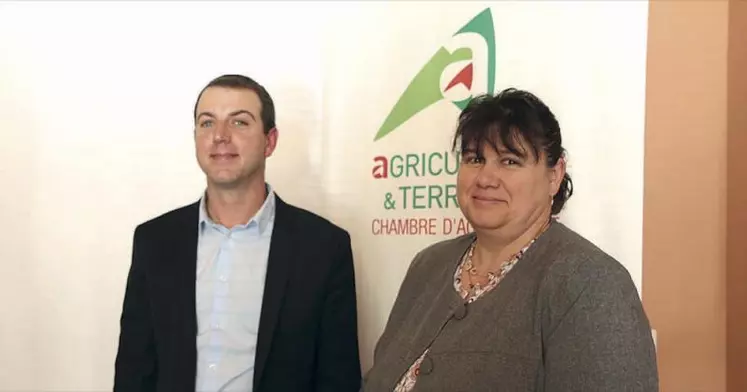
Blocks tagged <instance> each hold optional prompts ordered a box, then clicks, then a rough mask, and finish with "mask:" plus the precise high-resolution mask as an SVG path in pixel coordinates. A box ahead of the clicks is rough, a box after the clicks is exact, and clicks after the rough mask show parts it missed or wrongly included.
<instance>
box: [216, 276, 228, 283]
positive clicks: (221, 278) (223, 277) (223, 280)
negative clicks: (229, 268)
mask: <svg viewBox="0 0 747 392" xmlns="http://www.w3.org/2000/svg"><path fill="white" fill-rule="evenodd" d="M218 279H220V281H221V282H225V281H227V280H228V278H226V275H221V276H220V278H218Z"/></svg>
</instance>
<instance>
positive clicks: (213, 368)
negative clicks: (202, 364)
mask: <svg viewBox="0 0 747 392" xmlns="http://www.w3.org/2000/svg"><path fill="white" fill-rule="evenodd" d="M217 367H218V365H216V364H214V363H211V364H210V365H208V369H210V370H215V368H217Z"/></svg>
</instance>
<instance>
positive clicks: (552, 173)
mask: <svg viewBox="0 0 747 392" xmlns="http://www.w3.org/2000/svg"><path fill="white" fill-rule="evenodd" d="M548 174H549V177H550V192H551V193H550V197H555V194H556V193H558V190H559V189H560V184H562V183H563V178H564V177H565V158H564V157H561V158H560V159H558V162H556V163H555V166H553V167H551V168H549V173H548Z"/></svg>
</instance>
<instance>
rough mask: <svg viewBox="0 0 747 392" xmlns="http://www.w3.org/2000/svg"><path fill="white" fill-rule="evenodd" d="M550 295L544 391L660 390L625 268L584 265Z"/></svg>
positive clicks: (648, 331)
mask: <svg viewBox="0 0 747 392" xmlns="http://www.w3.org/2000/svg"><path fill="white" fill-rule="evenodd" d="M547 294H548V295H547V296H546V300H547V301H548V302H547V303H548V305H549V306H547V307H545V311H544V317H543V320H544V322H543V340H544V347H545V353H544V361H545V372H546V373H545V382H544V384H545V389H544V390H545V391H546V392H561V391H571V390H572V391H578V392H586V391H588V392H592V391H594V392H598V391H605V392H613V391H626V392H627V391H635V392H658V390H659V385H658V373H657V363H656V353H655V349H654V344H653V338H652V336H651V329H650V325H649V321H648V319H647V317H646V314H645V313H644V310H643V306H642V304H641V301H640V298H639V297H638V292H637V290H636V288H635V285H634V284H633V282H632V280H631V279H630V275H629V274H628V272H627V270H625V269H624V267H622V265H619V264H618V263H617V262H616V261H612V262H611V263H606V264H605V263H601V265H600V263H595V262H588V263H581V264H580V265H579V266H578V268H576V269H575V270H574V271H573V272H572V273H570V274H568V275H566V276H565V277H563V278H561V279H560V283H559V284H557V285H555V287H554V289H553V290H551V291H549V292H548V293H547Z"/></svg>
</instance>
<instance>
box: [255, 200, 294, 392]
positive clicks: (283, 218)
mask: <svg viewBox="0 0 747 392" xmlns="http://www.w3.org/2000/svg"><path fill="white" fill-rule="evenodd" d="M275 198H276V203H275V225H274V228H273V232H272V240H271V243H270V254H269V258H268V261H267V276H266V278H265V290H264V297H263V299H262V311H261V313H260V319H259V335H258V337H257V353H256V360H255V366H254V390H255V391H256V390H258V387H259V384H260V381H261V380H262V372H263V371H264V370H265V364H266V362H267V357H268V355H269V353H270V350H271V346H272V338H273V332H274V331H275V325H276V324H277V321H278V318H279V315H280V308H281V307H282V303H283V296H284V294H285V287H286V284H287V282H288V275H289V271H290V269H291V266H292V261H293V247H294V245H295V244H294V241H293V238H294V237H293V235H294V219H293V218H294V216H293V211H292V210H291V207H290V206H288V205H287V204H286V203H285V202H284V201H283V200H281V199H280V197H278V196H277V194H276V195H275Z"/></svg>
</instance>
